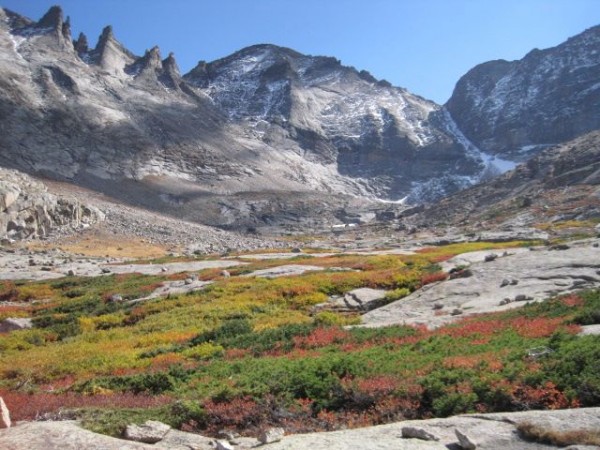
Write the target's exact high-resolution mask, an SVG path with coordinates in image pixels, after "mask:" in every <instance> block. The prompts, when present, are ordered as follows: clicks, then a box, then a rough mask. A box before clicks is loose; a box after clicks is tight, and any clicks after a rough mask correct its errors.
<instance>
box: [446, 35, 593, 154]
mask: <svg viewBox="0 0 600 450" xmlns="http://www.w3.org/2000/svg"><path fill="white" fill-rule="evenodd" d="M598 48H600V26H595V27H592V28H590V29H588V30H586V31H584V32H583V33H580V34H578V35H577V36H574V37H571V38H570V39H568V40H567V41H565V42H563V43H562V44H560V45H558V46H556V47H552V48H548V49H543V50H538V49H535V50H532V51H531V52H529V53H528V54H527V55H526V56H525V57H524V58H523V59H521V60H518V61H504V60H498V61H490V62H486V63H483V64H480V65H478V66H476V67H475V68H473V69H472V70H470V71H469V72H468V73H467V74H466V75H464V76H463V77H462V78H461V79H460V80H459V81H458V83H457V84H456V88H455V89H454V92H453V94H452V97H451V98H450V100H448V102H447V104H446V107H447V109H448V110H449V111H450V114H451V115H452V118H453V119H454V120H455V122H456V123H457V124H458V126H459V127H460V129H461V130H462V131H463V133H464V134H465V136H466V137H467V138H469V139H470V140H471V141H472V142H473V143H474V144H475V145H477V146H478V147H479V148H481V149H482V150H484V151H487V152H489V153H493V154H496V155H499V156H501V157H504V158H506V159H512V160H519V161H522V160H525V159H527V158H528V157H529V156H531V155H532V154H535V153H537V152H538V151H540V150H542V149H543V148H545V147H548V146H550V145H553V144H556V143H560V142H564V141H567V140H569V139H573V138H575V137H577V136H580V135H582V134H584V133H586V132H589V131H592V130H595V129H598V128H600V83H598V80H599V79H600V51H598Z"/></svg>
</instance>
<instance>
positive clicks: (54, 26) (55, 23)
mask: <svg viewBox="0 0 600 450" xmlns="http://www.w3.org/2000/svg"><path fill="white" fill-rule="evenodd" d="M35 28H37V29H38V30H41V31H43V32H44V33H45V34H46V35H47V36H52V37H54V38H56V39H57V41H58V45H59V46H60V47H61V48H67V49H70V50H72V49H73V42H72V41H71V22H70V20H69V18H67V20H64V18H63V11H62V9H61V7H60V6H52V7H51V8H50V9H49V10H48V12H47V13H46V14H44V16H43V17H42V18H41V19H40V20H39V21H37V23H36V24H35ZM48 30H50V32H49V33H47V31H48Z"/></svg>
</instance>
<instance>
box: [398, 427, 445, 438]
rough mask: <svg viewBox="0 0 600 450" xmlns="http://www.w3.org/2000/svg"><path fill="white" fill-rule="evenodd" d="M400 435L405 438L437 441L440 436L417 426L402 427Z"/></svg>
mask: <svg viewBox="0 0 600 450" xmlns="http://www.w3.org/2000/svg"><path fill="white" fill-rule="evenodd" d="M402 437H403V438H405V439H421V440H422V441H439V440H440V438H439V437H437V436H436V435H435V434H432V433H430V432H429V431H426V430H424V429H423V428H419V427H402Z"/></svg>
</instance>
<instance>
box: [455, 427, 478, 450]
mask: <svg viewBox="0 0 600 450" xmlns="http://www.w3.org/2000/svg"><path fill="white" fill-rule="evenodd" d="M454 434H456V437H457V438H458V445H460V446H461V447H462V448H463V449H464V450H475V449H476V448H477V444H476V443H475V442H474V441H473V439H471V438H470V437H469V436H467V435H466V434H465V433H463V432H462V431H460V430H459V429H458V428H455V429H454Z"/></svg>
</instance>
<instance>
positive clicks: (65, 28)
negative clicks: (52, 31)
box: [61, 16, 71, 41]
mask: <svg viewBox="0 0 600 450" xmlns="http://www.w3.org/2000/svg"><path fill="white" fill-rule="evenodd" d="M61 33H62V35H63V37H64V38H65V39H66V40H68V41H70V40H71V18H70V17H69V16H67V19H66V20H65V21H64V22H63V24H62V29H61Z"/></svg>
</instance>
